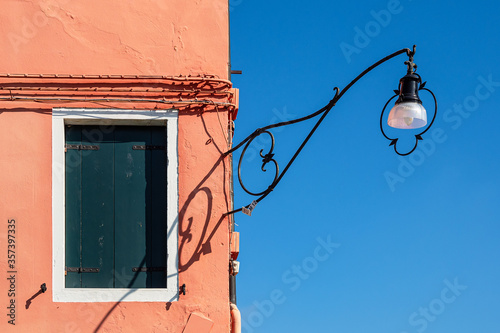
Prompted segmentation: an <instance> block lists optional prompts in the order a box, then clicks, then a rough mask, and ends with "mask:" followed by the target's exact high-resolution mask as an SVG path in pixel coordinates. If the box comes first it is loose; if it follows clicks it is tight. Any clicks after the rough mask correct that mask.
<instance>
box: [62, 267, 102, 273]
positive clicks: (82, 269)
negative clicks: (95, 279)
mask: <svg viewBox="0 0 500 333" xmlns="http://www.w3.org/2000/svg"><path fill="white" fill-rule="evenodd" d="M67 272H70V273H99V268H87V267H66V271H65V274H67Z"/></svg>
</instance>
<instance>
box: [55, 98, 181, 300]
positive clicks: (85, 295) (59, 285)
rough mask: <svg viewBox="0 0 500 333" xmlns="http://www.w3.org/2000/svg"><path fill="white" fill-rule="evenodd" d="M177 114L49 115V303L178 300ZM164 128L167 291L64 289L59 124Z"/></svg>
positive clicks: (61, 138)
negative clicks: (50, 241) (50, 152)
mask: <svg viewBox="0 0 500 333" xmlns="http://www.w3.org/2000/svg"><path fill="white" fill-rule="evenodd" d="M177 117H178V112H177V110H174V109H171V110H152V111H140V110H119V109H66V108H58V109H54V110H53V111H52V260H53V262H52V299H53V301H54V302H172V301H177V300H178V298H179V279H178V276H179V273H178V272H179V270H178V223H179V220H178V212H179V191H178V188H179V186H178V151H177V134H178V128H177V126H178V125H177V124H178V122H177ZM65 124H75V125H76V124H82V125H140V126H148V125H164V126H166V127H167V159H168V163H167V207H168V209H167V220H168V221H167V233H168V234H167V272H168V274H169V275H168V276H167V286H166V288H161V289H160V288H155V289H153V288H139V289H118V288H65V287H64V285H65V278H64V263H65V251H64V243H65V236H64V235H65V230H64V228H65V223H64V222H65V221H64V218H65V199H64V198H65V194H64V190H65V183H64V182H65V176H64V170H65V160H64V158H65V154H64V142H65V141H64V125H65Z"/></svg>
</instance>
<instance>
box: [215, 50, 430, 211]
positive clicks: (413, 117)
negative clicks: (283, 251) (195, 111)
mask: <svg viewBox="0 0 500 333" xmlns="http://www.w3.org/2000/svg"><path fill="white" fill-rule="evenodd" d="M403 53H406V55H407V56H408V58H409V59H408V61H406V62H405V65H407V66H408V70H407V73H406V75H405V76H404V77H402V78H401V80H399V88H398V89H397V90H394V92H395V95H394V96H392V97H391V98H390V99H389V100H388V101H387V103H386V104H385V106H384V108H383V109H382V113H381V114H380V130H381V132H382V135H383V136H384V137H385V138H386V139H387V140H390V141H391V143H390V144H389V146H394V151H395V152H396V154H398V155H401V156H406V155H409V154H411V153H412V152H414V151H415V149H416V148H417V145H418V141H420V140H423V138H422V135H423V134H424V133H425V132H427V131H428V130H429V128H430V127H431V126H432V124H433V123H434V120H435V119H436V114H437V101H436V96H435V95H434V94H433V93H432V91H430V90H429V89H427V88H425V84H426V82H422V79H421V77H420V75H418V74H417V73H415V71H416V69H417V65H415V63H414V62H413V56H414V55H415V45H413V50H410V49H408V48H405V49H401V50H399V51H397V52H394V53H392V54H390V55H388V56H387V57H385V58H383V59H381V60H379V61H377V62H376V63H374V64H373V65H371V66H370V67H368V68H367V69H365V70H364V71H363V72H362V73H361V74H359V75H358V76H357V77H356V78H355V79H354V80H352V81H351V82H350V83H349V84H348V85H347V86H346V87H345V88H344V89H342V90H340V89H339V88H338V87H335V88H334V91H335V96H334V97H333V99H332V100H331V101H330V102H329V103H328V104H327V105H326V106H324V107H322V108H321V109H319V110H318V111H316V112H313V113H311V114H309V115H307V116H305V117H301V118H298V119H294V120H290V121H284V122H280V123H277V124H272V125H269V126H265V127H262V128H258V129H256V130H255V131H254V132H253V133H252V134H250V135H249V136H248V137H247V138H246V139H244V140H243V141H241V142H240V143H239V144H237V145H236V146H234V148H232V149H230V150H228V151H227V152H225V153H224V154H223V155H224V156H227V155H229V154H231V153H233V152H234V151H236V150H238V149H239V148H241V147H243V145H244V147H243V151H242V152H241V156H240V160H239V162H238V180H239V183H240V185H241V187H242V188H243V190H244V191H245V192H247V193H248V194H250V195H253V196H256V197H258V198H257V199H255V200H253V201H252V203H251V204H249V205H247V206H245V207H242V208H239V209H236V210H233V211H231V212H228V213H227V214H228V215H229V214H234V213H237V212H240V211H242V212H243V213H245V214H247V215H251V214H252V211H253V209H254V208H255V206H256V205H257V203H259V202H260V201H261V200H263V199H264V198H265V197H267V195H269V193H271V191H272V190H273V189H274V188H275V187H276V185H278V183H279V182H280V181H281V179H282V178H283V176H284V175H285V173H286V172H287V171H288V168H289V167H290V166H291V165H292V163H293V162H294V161H295V158H297V156H298V155H299V154H300V152H301V151H302V148H304V146H305V145H306V143H307V142H308V141H309V139H310V138H311V136H312V135H313V134H314V132H315V131H316V129H317V128H318V127H319V125H320V124H321V122H322V121H323V119H324V118H325V117H326V115H327V114H328V112H330V110H331V109H332V108H333V107H334V106H335V104H336V103H337V101H338V100H339V99H340V98H341V97H342V96H343V95H344V94H345V92H346V91H347V90H349V88H351V87H352V86H353V85H354V84H355V83H356V82H357V81H358V80H359V79H361V78H362V77H363V76H365V75H366V74H367V73H368V72H370V71H371V70H372V69H374V68H375V67H377V66H379V65H381V64H382V63H384V62H386V61H388V60H389V59H392V58H394V57H396V56H398V55H400V54H403ZM421 90H424V91H427V92H429V93H430V94H431V95H432V97H433V99H434V105H435V107H434V115H433V117H432V120H431V122H430V123H429V124H428V122H427V112H426V110H425V108H424V107H423V106H422V101H421V100H420V98H419V96H418V92H419V91H421ZM396 97H398V99H397V100H396V103H395V105H394V107H393V108H392V109H391V111H390V112H389V116H388V118H387V124H388V125H389V126H391V127H394V128H398V129H417V128H423V131H422V132H420V133H418V134H416V135H415V145H414V147H413V149H411V150H410V151H408V152H406V153H401V152H399V151H398V149H397V141H398V138H390V137H389V136H387V134H386V133H385V131H384V126H383V117H384V113H385V109H386V108H387V106H388V105H389V103H390V102H391V101H392V100H393V99H394V98H396ZM320 115H321V117H320V118H319V120H318V121H317V122H316V124H315V125H314V127H313V128H312V130H311V131H310V132H309V134H308V135H307V137H306V138H305V139H304V141H303V142H302V144H301V145H300V147H299V148H298V149H297V151H296V152H295V154H294V155H293V157H292V158H291V159H290V161H289V162H288V164H287V165H286V166H285V168H284V169H283V171H282V172H281V173H280V171H279V166H278V162H276V160H275V159H274V153H273V150H274V136H273V134H272V133H271V132H270V131H269V130H270V129H272V128H277V127H282V126H287V125H292V124H296V123H299V122H302V121H305V120H308V119H311V118H314V117H317V116H320ZM263 134H265V135H268V136H269V137H270V138H271V147H270V149H269V151H268V152H267V153H266V154H263V149H261V151H260V156H261V157H262V167H261V169H262V171H266V168H265V167H266V165H267V164H268V163H271V162H272V164H273V165H274V168H275V174H274V180H273V181H272V183H271V184H270V185H269V186H268V187H267V189H265V190H263V191H260V192H252V191H250V190H248V189H247V188H246V187H245V185H244V184H243V181H242V178H241V162H242V160H243V156H244V155H245V152H246V150H247V148H248V146H249V145H250V144H251V143H252V141H253V140H254V139H255V138H257V137H258V136H260V135H263Z"/></svg>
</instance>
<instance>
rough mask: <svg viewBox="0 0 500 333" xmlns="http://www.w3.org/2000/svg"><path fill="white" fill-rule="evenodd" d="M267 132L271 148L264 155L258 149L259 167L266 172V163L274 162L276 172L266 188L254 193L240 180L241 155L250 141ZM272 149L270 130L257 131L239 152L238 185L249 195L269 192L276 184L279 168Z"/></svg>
mask: <svg viewBox="0 0 500 333" xmlns="http://www.w3.org/2000/svg"><path fill="white" fill-rule="evenodd" d="M264 133H266V134H268V135H269V136H270V137H271V148H270V149H269V152H268V153H267V154H265V155H263V154H262V152H263V151H264V149H261V150H260V153H259V154H260V157H262V167H261V170H262V171H264V172H266V169H265V166H266V164H268V163H269V162H273V163H274V167H275V169H276V173H275V175H274V180H273V181H272V183H271V185H269V186H268V188H267V189H265V190H264V191H262V192H258V193H254V192H252V191H250V190H248V189H247V188H246V187H245V185H243V181H242V180H241V161H242V160H243V156H244V155H245V152H246V151H247V148H248V146H249V145H250V144H251V143H252V141H253V140H254V139H255V138H257V137H258V136H260V135H262V134H264ZM273 150H274V136H273V134H272V133H271V132H269V131H265V130H264V131H258V132H256V135H255V136H253V137H252V138H251V139H250V140H249V141H248V142H247V144H246V145H245V148H243V151H242V152H241V156H240V161H239V162H238V180H239V182H240V185H241V188H243V190H244V191H245V192H247V193H248V194H250V195H255V196H259V195H263V194H266V193H269V192H271V191H272V190H273V189H274V185H275V184H276V182H277V180H278V176H279V173H280V170H279V169H280V168H279V165H278V162H276V160H275V159H274V158H273V157H274V154H273Z"/></svg>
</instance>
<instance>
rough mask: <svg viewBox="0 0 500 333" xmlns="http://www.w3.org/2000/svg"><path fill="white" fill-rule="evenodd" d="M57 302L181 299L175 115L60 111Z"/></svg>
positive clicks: (56, 120)
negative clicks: (178, 276) (178, 295)
mask: <svg viewBox="0 0 500 333" xmlns="http://www.w3.org/2000/svg"><path fill="white" fill-rule="evenodd" d="M52 127H53V128H52V129H53V256H54V267H53V290H54V301H62V302H80V301H82V302H83V301H85V302H98V301H103V302H107V301H162V302H168V301H172V300H176V299H177V294H178V282H177V211H178V206H177V205H178V204H177V200H178V199H177V198H178V195H177V113H176V112H175V111H168V112H166V111H160V112H158V111H146V112H144V111H123V110H86V109H57V110H54V111H53V126H52Z"/></svg>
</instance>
